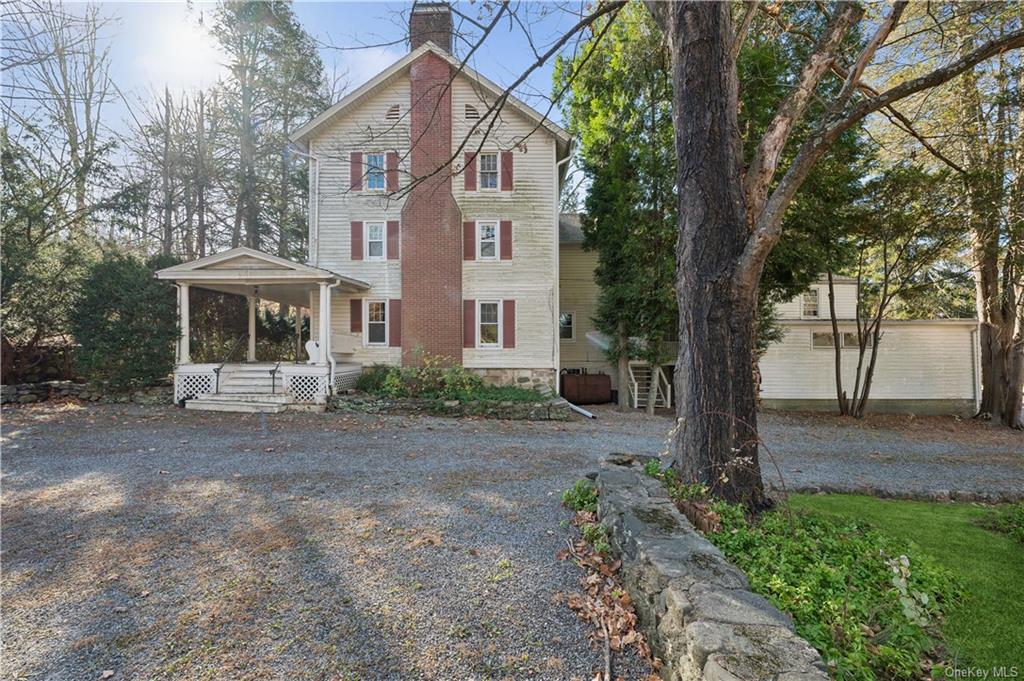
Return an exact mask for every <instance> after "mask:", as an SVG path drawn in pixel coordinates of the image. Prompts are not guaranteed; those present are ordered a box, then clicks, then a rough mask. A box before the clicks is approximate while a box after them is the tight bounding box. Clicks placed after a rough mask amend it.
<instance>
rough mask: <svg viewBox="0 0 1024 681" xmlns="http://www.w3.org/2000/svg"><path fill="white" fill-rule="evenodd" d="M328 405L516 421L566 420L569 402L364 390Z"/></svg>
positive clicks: (356, 411) (360, 410) (345, 410)
mask: <svg viewBox="0 0 1024 681" xmlns="http://www.w3.org/2000/svg"><path fill="white" fill-rule="evenodd" d="M328 408H329V409H331V410H332V411H338V412H342V413H349V414H410V415H417V414H429V415H431V416H483V417H486V418H493V419H511V420H517V421H567V420H568V419H569V416H570V414H571V411H570V409H569V403H568V402H566V401H565V400H563V399H562V398H560V397H557V398H554V399H550V400H544V401H541V402H498V401H494V400H474V401H468V402H460V401H459V400H437V399H419V398H411V397H410V398H398V399H392V398H387V397H378V396H376V395H367V394H365V393H355V394H346V395H335V396H334V397H332V398H331V399H330V401H329V402H328Z"/></svg>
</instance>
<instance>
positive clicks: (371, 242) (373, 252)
mask: <svg viewBox="0 0 1024 681" xmlns="http://www.w3.org/2000/svg"><path fill="white" fill-rule="evenodd" d="M366 259H367V260H383V259H384V223H383V222H368V223H366Z"/></svg>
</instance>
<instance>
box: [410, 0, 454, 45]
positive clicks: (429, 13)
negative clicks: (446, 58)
mask: <svg viewBox="0 0 1024 681" xmlns="http://www.w3.org/2000/svg"><path fill="white" fill-rule="evenodd" d="M428 40H429V41H430V42H432V43H434V44H435V45H437V46H438V47H440V48H441V49H442V50H444V51H445V52H448V53H449V54H451V51H452V10H451V8H450V7H449V6H448V3H446V2H417V3H415V4H414V5H413V6H412V15H411V16H410V17H409V51H410V52H411V51H413V50H415V49H416V48H417V47H419V46H420V45H422V44H423V43H425V42H427V41H428Z"/></svg>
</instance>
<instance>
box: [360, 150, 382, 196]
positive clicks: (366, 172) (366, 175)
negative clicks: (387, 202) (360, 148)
mask: <svg viewBox="0 0 1024 681" xmlns="http://www.w3.org/2000/svg"><path fill="white" fill-rule="evenodd" d="M378 155H379V156H380V157H381V177H382V178H383V179H384V185H383V186H382V187H380V188H377V187H371V186H370V156H378ZM387 190H388V152H386V151H364V152H363V191H364V192H386V191H387Z"/></svg>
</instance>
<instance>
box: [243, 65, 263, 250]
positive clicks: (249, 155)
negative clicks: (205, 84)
mask: <svg viewBox="0 0 1024 681" xmlns="http://www.w3.org/2000/svg"><path fill="white" fill-rule="evenodd" d="M249 77H251V74H247V76H246V77H245V78H243V79H242V82H241V83H240V87H241V90H242V110H241V121H240V125H239V131H238V132H239V163H240V166H241V167H240V170H241V176H242V177H241V186H239V188H238V193H239V200H240V202H241V206H242V220H243V224H244V225H245V245H246V246H248V247H249V248H255V249H259V247H260V237H259V233H258V229H259V224H258V223H259V206H258V205H257V203H256V201H257V198H256V140H255V134H256V131H255V123H254V121H253V120H252V117H253V101H252V100H253V92H252V86H251V85H250V84H249V82H248V78H249Z"/></svg>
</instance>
